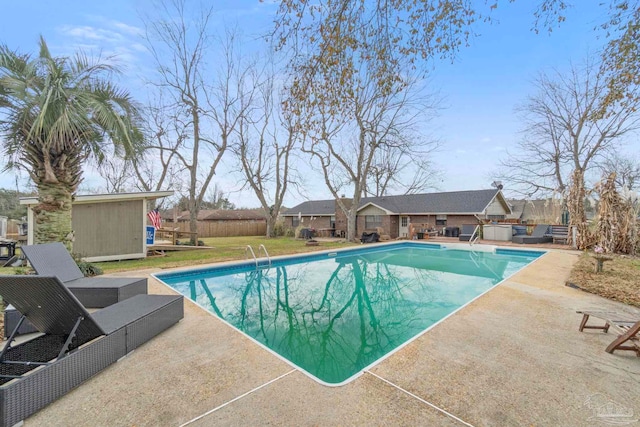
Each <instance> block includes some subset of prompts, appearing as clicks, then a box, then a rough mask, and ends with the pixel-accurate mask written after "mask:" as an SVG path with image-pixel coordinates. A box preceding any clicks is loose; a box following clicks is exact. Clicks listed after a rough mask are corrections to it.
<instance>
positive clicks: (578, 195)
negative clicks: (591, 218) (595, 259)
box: [567, 169, 591, 249]
mask: <svg viewBox="0 0 640 427" xmlns="http://www.w3.org/2000/svg"><path fill="white" fill-rule="evenodd" d="M585 196H586V192H585V189H584V173H583V171H582V170H581V169H576V170H575V171H573V176H572V177H571V185H570V187H569V196H568V197H567V208H568V210H569V229H571V228H572V227H574V226H575V227H576V230H577V237H576V241H575V242H574V244H575V247H576V248H577V249H586V248H588V247H589V245H590V243H591V235H590V233H589V228H588V226H587V217H586V215H585V212H584V198H585ZM569 236H570V237H569V238H570V239H571V234H569Z"/></svg>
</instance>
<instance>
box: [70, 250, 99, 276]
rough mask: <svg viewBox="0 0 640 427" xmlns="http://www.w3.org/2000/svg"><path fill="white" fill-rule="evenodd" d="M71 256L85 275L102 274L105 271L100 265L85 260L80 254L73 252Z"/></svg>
mask: <svg viewBox="0 0 640 427" xmlns="http://www.w3.org/2000/svg"><path fill="white" fill-rule="evenodd" d="M71 256H72V257H73V260H74V261H75V262H76V264H77V265H78V268H79V269H80V271H82V274H84V276H85V277H93V276H100V275H101V274H102V273H103V271H102V269H101V268H100V267H98V266H97V265H95V264H91V263H90V262H86V261H83V260H82V258H81V257H80V255H78V254H72V255H71Z"/></svg>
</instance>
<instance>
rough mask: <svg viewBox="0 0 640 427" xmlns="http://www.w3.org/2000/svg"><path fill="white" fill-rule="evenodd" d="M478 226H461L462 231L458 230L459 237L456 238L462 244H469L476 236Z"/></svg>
mask: <svg viewBox="0 0 640 427" xmlns="http://www.w3.org/2000/svg"><path fill="white" fill-rule="evenodd" d="M477 228H478V225H477V224H463V225H462V230H460V235H459V236H458V238H459V239H460V240H462V241H463V242H469V241H471V240H473V238H474V237H475V236H476V235H477V233H478V231H477Z"/></svg>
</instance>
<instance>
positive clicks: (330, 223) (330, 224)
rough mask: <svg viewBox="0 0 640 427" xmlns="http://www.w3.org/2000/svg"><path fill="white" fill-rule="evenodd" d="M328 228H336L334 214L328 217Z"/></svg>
mask: <svg viewBox="0 0 640 427" xmlns="http://www.w3.org/2000/svg"><path fill="white" fill-rule="evenodd" d="M329 228H336V217H335V216H334V215H331V217H330V218H329Z"/></svg>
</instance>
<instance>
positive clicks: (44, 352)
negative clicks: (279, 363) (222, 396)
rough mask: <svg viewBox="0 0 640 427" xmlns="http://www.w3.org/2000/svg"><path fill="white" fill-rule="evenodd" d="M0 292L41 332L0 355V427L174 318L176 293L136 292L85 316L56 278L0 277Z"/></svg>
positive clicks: (179, 310)
mask: <svg viewBox="0 0 640 427" xmlns="http://www.w3.org/2000/svg"><path fill="white" fill-rule="evenodd" d="M0 295H2V297H3V298H4V299H5V300H6V301H9V302H10V303H12V304H13V305H14V306H15V307H16V308H17V309H18V310H19V311H21V312H22V313H25V314H24V316H23V319H29V321H30V322H31V323H32V324H33V325H34V326H35V327H37V329H38V330H39V331H40V332H42V333H43V334H44V335H39V336H37V337H36V338H34V339H32V340H30V341H26V342H23V343H21V344H18V345H15V346H11V344H12V343H13V340H14V338H15V334H13V333H12V334H11V336H10V337H9V340H8V341H7V343H6V344H5V346H4V348H3V350H2V352H1V353H0V427H4V426H12V425H15V424H16V423H19V422H20V421H22V420H24V419H25V418H27V417H28V416H30V415H31V414H33V413H35V412H37V411H38V410H40V409H41V408H43V407H44V406H46V405H48V404H49V403H51V402H52V401H54V400H56V399H57V398H59V397H61V396H62V395H64V394H65V393H67V392H68V391H69V390H71V389H72V388H74V387H76V386H77V385H79V384H80V383H82V382H83V381H85V380H87V379H89V378H90V377H92V376H93V375H95V374H97V373H98V372H100V371H101V370H102V369H104V368H106V367H107V366H109V365H110V364H112V363H114V362H116V361H117V360H118V359H120V358H121V357H123V356H125V355H126V354H127V353H129V352H131V351H132V350H133V349H135V348H136V347H138V346H140V345H142V344H143V343H145V342H146V341H148V340H150V339H151V338H153V337H154V336H156V335H157V334H159V333H161V332H162V331H164V330H165V329H167V328H169V327H170V326H172V325H173V324H175V323H177V322H178V321H179V320H180V319H182V317H183V314H184V306H183V298H182V296H179V295H136V296H134V297H132V298H129V299H127V300H125V301H122V302H119V303H117V304H114V305H111V306H109V307H107V308H104V309H102V310H99V311H97V312H95V313H92V314H89V313H88V312H87V310H86V309H85V308H84V307H83V306H82V304H81V303H80V302H79V301H78V299H77V298H76V297H75V296H74V295H73V294H72V293H71V292H70V291H69V289H68V288H67V287H66V286H65V285H64V284H63V283H62V282H61V281H60V280H59V279H58V278H57V277H46V276H0Z"/></svg>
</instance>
